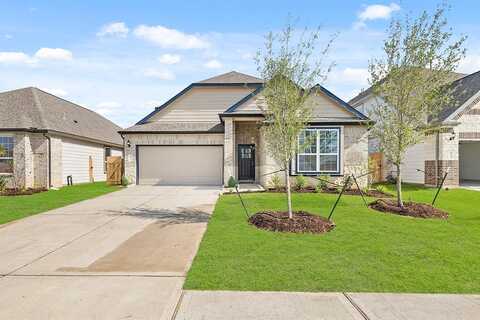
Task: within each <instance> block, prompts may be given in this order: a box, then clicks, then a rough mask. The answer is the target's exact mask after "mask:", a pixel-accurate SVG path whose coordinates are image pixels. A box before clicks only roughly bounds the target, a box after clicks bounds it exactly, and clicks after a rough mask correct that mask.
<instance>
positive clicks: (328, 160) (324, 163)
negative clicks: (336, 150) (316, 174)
mask: <svg viewBox="0 0 480 320" xmlns="http://www.w3.org/2000/svg"><path fill="white" fill-rule="evenodd" d="M320 171H337V156H335V155H332V156H330V155H328V156H325V155H320Z"/></svg>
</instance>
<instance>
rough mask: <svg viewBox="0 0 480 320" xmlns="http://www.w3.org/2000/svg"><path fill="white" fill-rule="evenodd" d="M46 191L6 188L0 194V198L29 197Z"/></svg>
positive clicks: (40, 189)
mask: <svg viewBox="0 0 480 320" xmlns="http://www.w3.org/2000/svg"><path fill="white" fill-rule="evenodd" d="M45 191H48V190H47V189H46V188H28V189H20V188H8V189H5V190H3V191H2V192H0V196H29V195H32V194H35V193H39V192H45Z"/></svg>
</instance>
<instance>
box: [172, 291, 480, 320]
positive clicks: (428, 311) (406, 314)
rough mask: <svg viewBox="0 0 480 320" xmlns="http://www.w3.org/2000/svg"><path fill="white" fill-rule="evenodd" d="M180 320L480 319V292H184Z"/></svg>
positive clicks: (179, 313) (180, 303) (178, 313)
mask: <svg viewBox="0 0 480 320" xmlns="http://www.w3.org/2000/svg"><path fill="white" fill-rule="evenodd" d="M175 319H176V320H187V319H188V320H197V319H198V320H200V319H202V320H203V319H209V320H217V319H218V320H221V319H230V320H244V319H245V320H246V319H258V320H260V319H262V320H270V319H271V320H273V319H276V320H283V319H285V320H287V319H295V320H313V319H316V320H318V319H332V320H365V319H370V320H426V319H434V320H477V319H480V295H452V294H390V293H298V292H237V291H185V292H184V293H183V295H182V298H181V299H180V302H179V307H178V310H177V313H176V316H175Z"/></svg>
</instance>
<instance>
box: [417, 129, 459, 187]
mask: <svg viewBox="0 0 480 320" xmlns="http://www.w3.org/2000/svg"><path fill="white" fill-rule="evenodd" d="M429 140H430V141H432V142H433V143H432V145H433V150H430V152H428V153H427V157H426V159H425V185H427V186H436V185H437V183H440V181H441V179H442V177H443V175H444V174H445V173H446V172H447V171H448V175H447V179H446V180H445V183H444V186H446V187H447V186H449V187H457V186H458V185H459V182H460V181H459V161H458V134H457V135H453V134H452V131H449V132H441V133H440V135H439V139H438V162H437V161H436V160H435V153H436V151H435V146H436V144H437V142H436V141H437V139H436V136H435V135H433V136H430V139H429Z"/></svg>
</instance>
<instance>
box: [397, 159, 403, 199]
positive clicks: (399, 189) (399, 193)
mask: <svg viewBox="0 0 480 320" xmlns="http://www.w3.org/2000/svg"><path fill="white" fill-rule="evenodd" d="M396 167H397V205H398V206H399V207H400V208H403V199H402V172H401V171H400V165H396Z"/></svg>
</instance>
